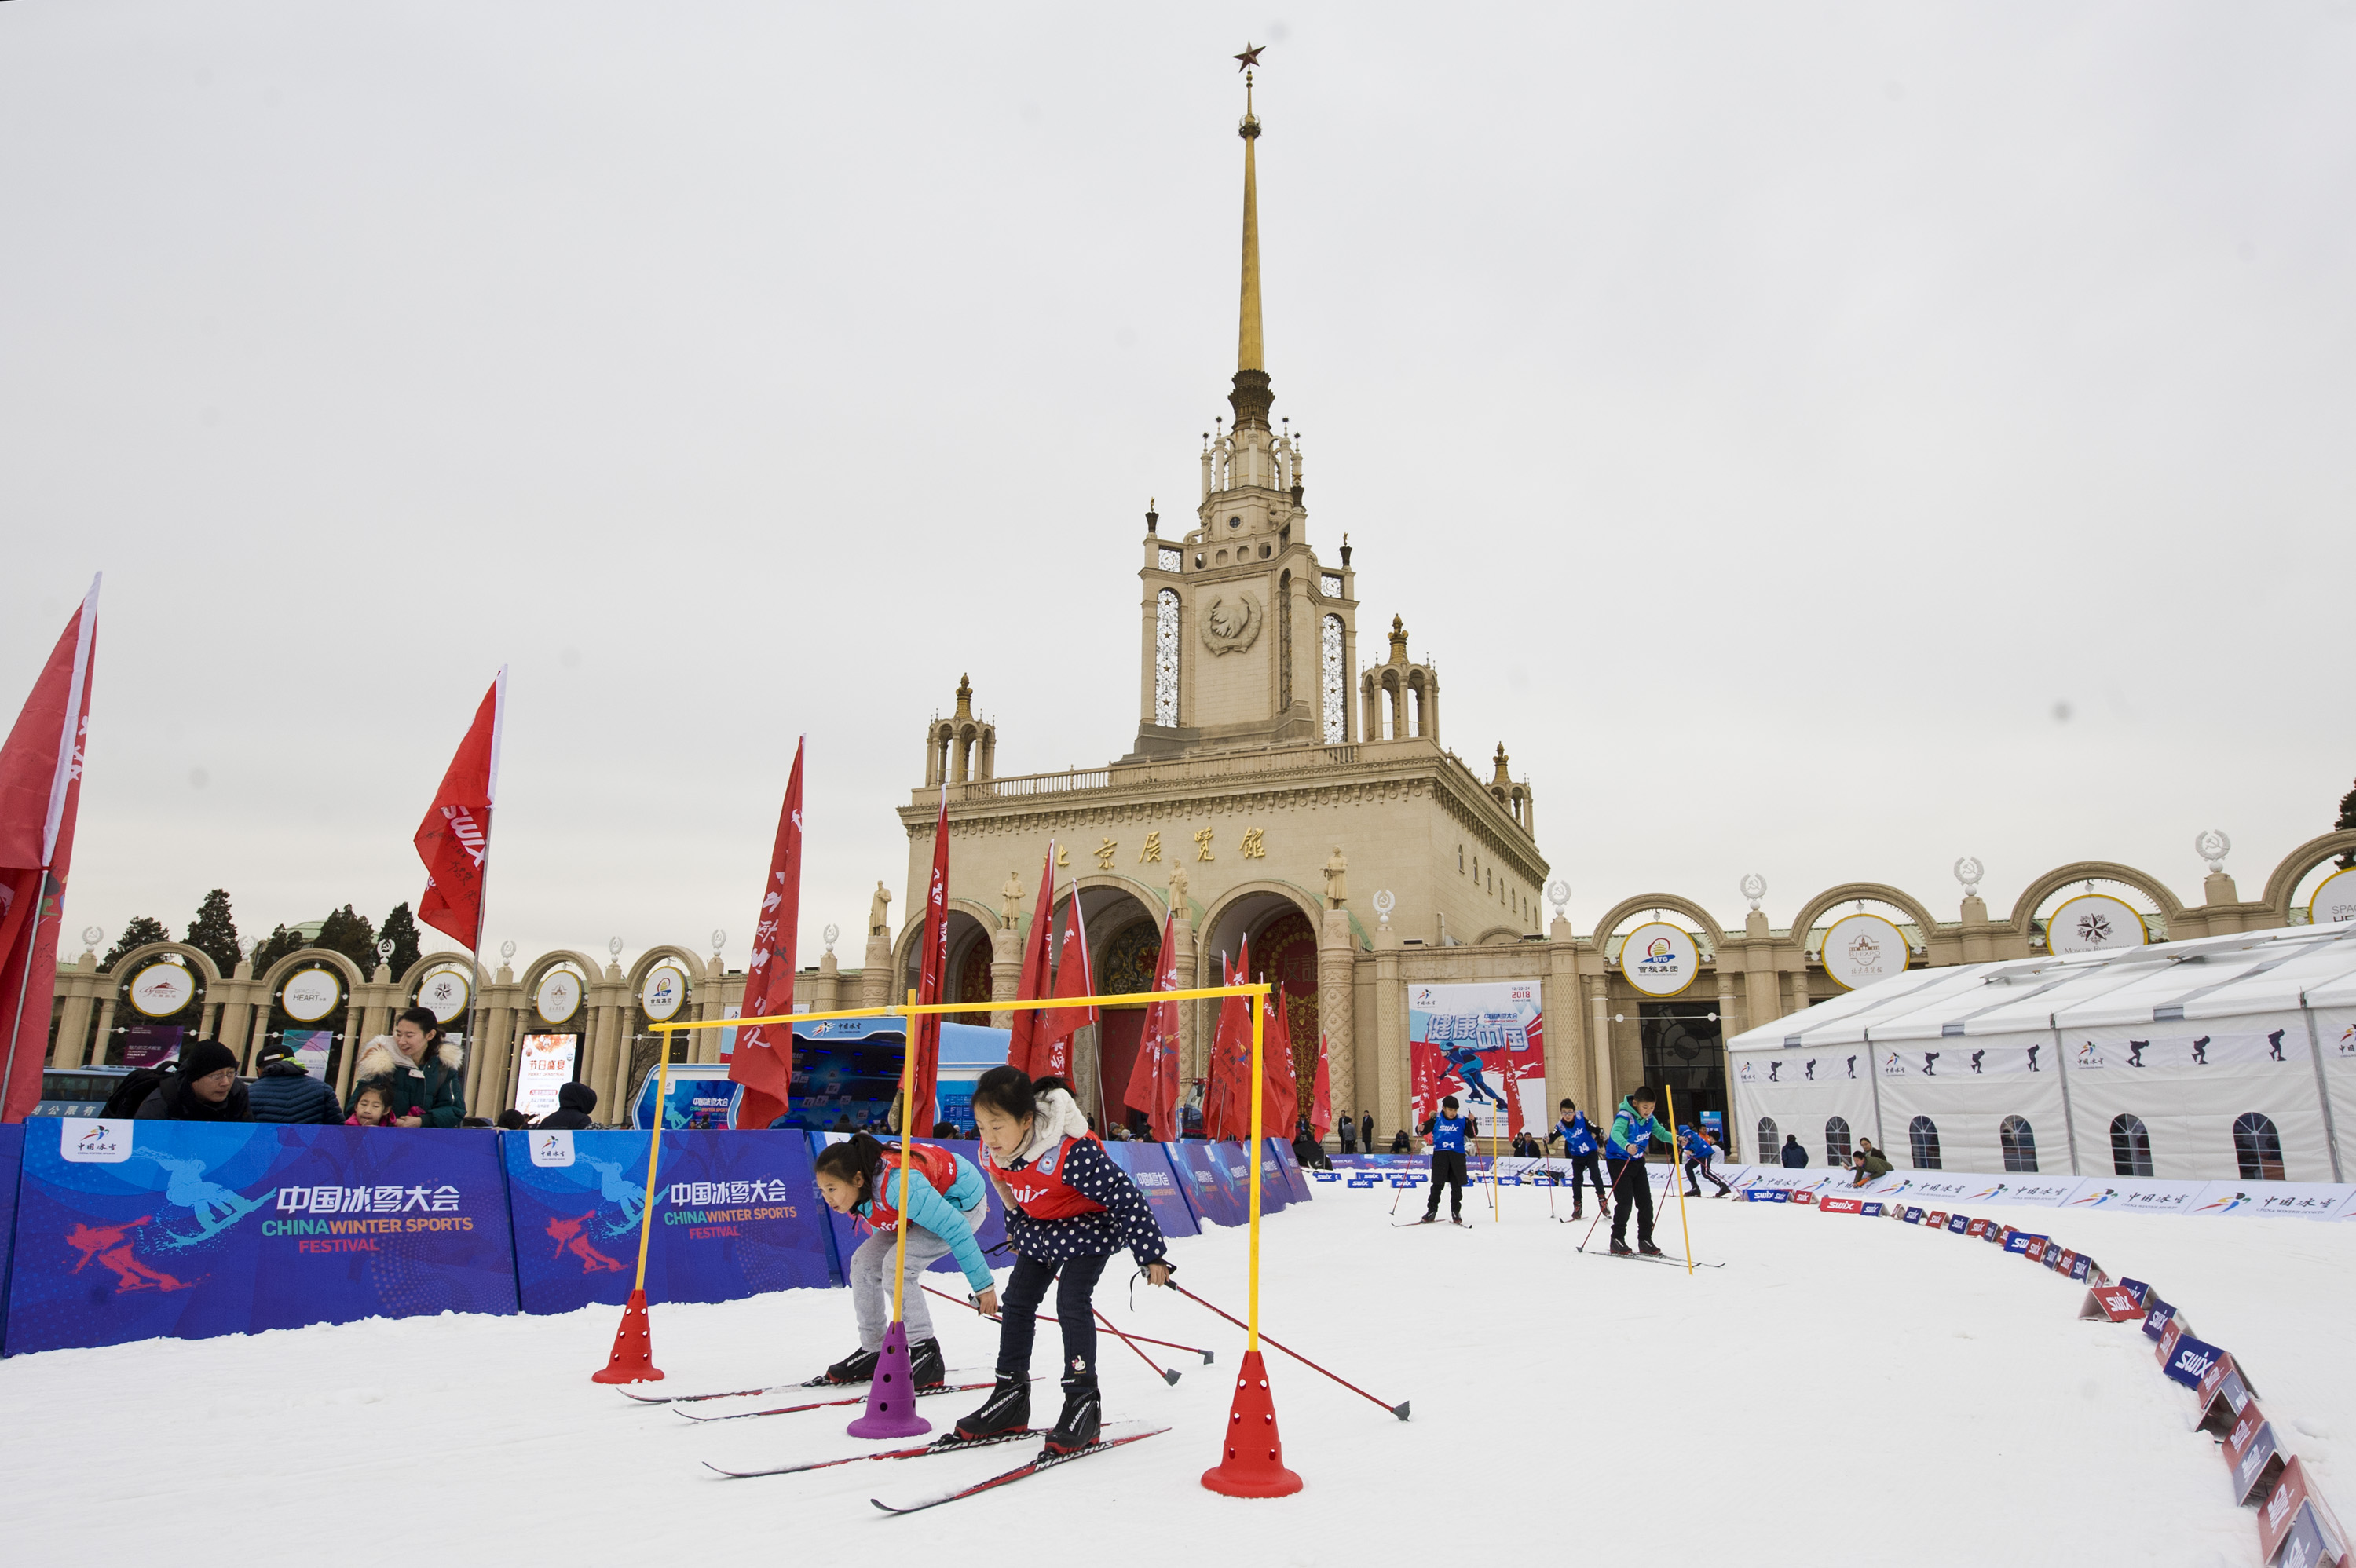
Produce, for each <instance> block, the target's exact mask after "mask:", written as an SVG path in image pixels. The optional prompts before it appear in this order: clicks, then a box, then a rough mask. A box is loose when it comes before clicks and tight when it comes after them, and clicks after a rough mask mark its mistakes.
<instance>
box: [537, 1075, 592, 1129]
mask: <svg viewBox="0 0 2356 1568" xmlns="http://www.w3.org/2000/svg"><path fill="white" fill-rule="evenodd" d="M596 1108H597V1091H596V1090H594V1089H592V1088H591V1087H589V1085H588V1084H586V1083H567V1084H565V1085H564V1086H563V1087H562V1088H561V1089H559V1090H557V1092H556V1109H554V1110H553V1111H551V1112H549V1113H548V1115H544V1116H542V1117H541V1119H540V1120H539V1121H537V1122H534V1123H533V1124H532V1125H534V1126H538V1127H573V1128H575V1129H578V1128H582V1127H585V1126H588V1125H590V1123H589V1113H590V1112H592V1111H594V1110H595V1109H596Z"/></svg>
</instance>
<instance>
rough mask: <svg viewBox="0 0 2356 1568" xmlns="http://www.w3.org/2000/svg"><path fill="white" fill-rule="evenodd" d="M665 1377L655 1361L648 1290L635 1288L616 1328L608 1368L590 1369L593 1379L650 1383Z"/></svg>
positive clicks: (607, 1359)
mask: <svg viewBox="0 0 2356 1568" xmlns="http://www.w3.org/2000/svg"><path fill="white" fill-rule="evenodd" d="M661 1379H662V1371H661V1370H660V1369H659V1368H658V1367H657V1366H656V1365H655V1342H654V1337H653V1335H651V1334H650V1333H648V1330H647V1293H646V1292H645V1291H643V1290H634V1291H632V1292H630V1299H629V1304H628V1305H627V1306H626V1307H623V1308H622V1325H621V1327H620V1328H616V1329H615V1330H614V1353H613V1355H611V1356H610V1357H608V1358H606V1361H605V1371H602V1372H592V1373H590V1374H589V1381H591V1382H599V1383H650V1382H659V1381H661Z"/></svg>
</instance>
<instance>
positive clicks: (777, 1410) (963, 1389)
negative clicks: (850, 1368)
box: [674, 1378, 998, 1421]
mask: <svg viewBox="0 0 2356 1568" xmlns="http://www.w3.org/2000/svg"><path fill="white" fill-rule="evenodd" d="M997 1386H998V1383H997V1380H996V1379H994V1378H993V1379H992V1380H991V1381H989V1382H986V1383H941V1384H937V1385H936V1386H935V1387H932V1388H920V1389H918V1390H917V1391H916V1397H917V1398H918V1399H923V1398H926V1396H928V1395H931V1394H937V1393H972V1392H975V1391H976V1390H978V1389H987V1388H995V1387H997ZM865 1403H867V1396H866V1395H865V1394H863V1393H854V1394H852V1395H851V1396H850V1397H849V1398H847V1399H820V1400H813V1401H811V1402H810V1403H808V1404H781V1405H777V1406H775V1407H774V1408H772V1409H769V1410H732V1411H730V1412H729V1413H727V1414H725V1415H698V1414H696V1413H695V1412H693V1411H691V1410H681V1411H676V1412H674V1413H675V1414H678V1415H683V1416H685V1417H687V1419H688V1420H690V1421H743V1420H744V1419H745V1418H746V1417H748V1416H754V1415H795V1414H798V1413H800V1412H802V1411H805V1410H824V1409H826V1408H827V1407H828V1406H829V1405H837V1404H865Z"/></svg>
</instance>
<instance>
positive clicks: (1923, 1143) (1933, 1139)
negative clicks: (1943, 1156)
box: [1906, 1116, 1941, 1170]
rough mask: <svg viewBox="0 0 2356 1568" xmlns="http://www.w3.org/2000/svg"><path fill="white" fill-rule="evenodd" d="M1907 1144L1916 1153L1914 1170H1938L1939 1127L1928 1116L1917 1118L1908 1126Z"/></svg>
mask: <svg viewBox="0 0 2356 1568" xmlns="http://www.w3.org/2000/svg"><path fill="white" fill-rule="evenodd" d="M1906 1142H1907V1145H1908V1146H1909V1147H1911V1148H1912V1150H1913V1152H1914V1168H1915V1169H1917V1170H1937V1169H1940V1168H1941V1167H1940V1164H1939V1125H1938V1124H1937V1123H1936V1122H1933V1120H1932V1119H1931V1118H1930V1117H1928V1116H1917V1117H1915V1118H1914V1119H1913V1120H1912V1121H1911V1122H1909V1123H1907V1124H1906Z"/></svg>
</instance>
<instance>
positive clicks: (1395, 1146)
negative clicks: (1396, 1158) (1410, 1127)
mask: <svg viewBox="0 0 2356 1568" xmlns="http://www.w3.org/2000/svg"><path fill="white" fill-rule="evenodd" d="M1391 1152H1392V1153H1393V1154H1411V1153H1413V1152H1414V1150H1413V1149H1412V1148H1411V1147H1409V1146H1408V1141H1407V1129H1406V1128H1405V1127H1401V1128H1400V1129H1399V1130H1398V1131H1397V1132H1395V1133H1393V1134H1392V1135H1391Z"/></svg>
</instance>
